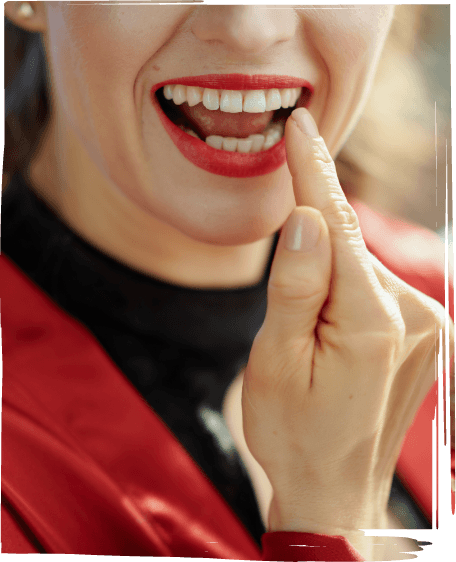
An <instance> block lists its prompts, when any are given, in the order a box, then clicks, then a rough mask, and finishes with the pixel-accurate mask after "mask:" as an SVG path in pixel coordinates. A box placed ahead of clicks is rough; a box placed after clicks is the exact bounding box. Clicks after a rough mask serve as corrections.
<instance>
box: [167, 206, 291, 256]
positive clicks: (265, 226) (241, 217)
mask: <svg viewBox="0 0 456 562" xmlns="http://www.w3.org/2000/svg"><path fill="white" fill-rule="evenodd" d="M293 207H294V205H293V206H291V207H290V208H289V209H288V208H283V209H282V211H281V212H278V210H275V211H274V212H270V213H257V214H256V215H252V214H247V213H236V212H232V213H230V214H225V215H223V216H219V217H217V215H216V214H215V213H214V214H211V215H210V216H208V217H206V220H204V221H195V220H191V218H189V215H188V214H187V215H185V216H183V217H181V219H182V220H180V221H177V220H173V221H172V223H170V224H171V226H173V227H174V228H177V230H179V231H180V232H181V233H182V234H184V235H185V236H187V237H189V238H191V239H193V240H195V241H197V242H201V243H203V244H210V245H214V246H241V245H245V244H253V243H254V242H258V241H259V240H262V239H264V238H268V237H270V236H272V235H273V234H274V233H275V232H277V231H278V230H279V229H280V228H282V226H283V224H284V223H285V221H286V220H287V218H288V216H289V214H290V213H291V211H292V210H293ZM174 219H176V216H174Z"/></svg>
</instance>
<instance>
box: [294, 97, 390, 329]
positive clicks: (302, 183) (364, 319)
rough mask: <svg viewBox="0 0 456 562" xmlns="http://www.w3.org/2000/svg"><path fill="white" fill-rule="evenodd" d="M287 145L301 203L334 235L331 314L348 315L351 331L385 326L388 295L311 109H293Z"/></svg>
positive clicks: (333, 318)
mask: <svg viewBox="0 0 456 562" xmlns="http://www.w3.org/2000/svg"><path fill="white" fill-rule="evenodd" d="M285 146H286V151H287V162H288V167H289V169H290V173H291V176H292V179H293V190H294V194H295V199H296V203H297V205H298V206H310V207H314V208H315V209H318V210H319V211H320V212H321V213H322V215H323V217H324V219H325V221H326V223H327V225H328V229H329V234H330V237H331V244H332V248H333V252H332V260H333V263H332V282H331V291H332V296H333V298H332V299H331V302H332V307H331V308H330V309H329V310H328V315H329V317H328V318H326V319H327V320H328V321H329V322H333V321H337V323H338V324H339V325H340V323H341V322H342V321H345V320H346V321H347V322H348V323H349V324H350V331H353V330H354V329H355V330H358V329H359V330H362V331H366V330H368V329H369V327H372V329H379V328H381V327H380V326H379V321H380V319H381V318H382V317H385V315H384V314H382V312H385V304H386V301H385V299H386V298H387V297H386V296H385V294H384V291H383V290H382V287H381V285H380V283H379V281H378V278H377V276H376V274H375V271H374V269H373V266H372V262H371V260H370V258H369V253H368V250H367V248H366V244H365V242H364V239H363V236H362V233H361V229H360V227H359V222H358V217H357V215H356V213H355V211H354V209H353V207H352V206H351V205H350V204H349V202H348V201H347V198H346V196H345V193H344V191H343V189H342V187H341V185H340V183H339V179H338V177H337V172H336V167H335V164H334V161H333V159H332V157H331V155H330V153H329V151H328V149H327V147H326V143H325V141H324V139H323V138H322V137H321V136H320V135H319V133H318V128H317V125H316V123H315V121H314V119H313V118H312V116H311V115H310V113H309V111H308V110H307V109H305V108H298V109H295V110H294V111H293V112H292V114H291V117H290V118H289V119H288V121H287V123H286V126H285ZM393 310H394V309H391V311H393ZM386 316H388V315H386ZM346 327H347V328H348V326H346Z"/></svg>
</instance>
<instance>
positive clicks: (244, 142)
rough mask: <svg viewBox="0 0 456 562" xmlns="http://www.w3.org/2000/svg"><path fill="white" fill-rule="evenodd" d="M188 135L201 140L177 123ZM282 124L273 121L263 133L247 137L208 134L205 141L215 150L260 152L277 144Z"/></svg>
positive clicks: (281, 133)
mask: <svg viewBox="0 0 456 562" xmlns="http://www.w3.org/2000/svg"><path fill="white" fill-rule="evenodd" d="M179 128H180V129H182V131H184V132H185V133H187V134H188V135H191V136H192V137H195V138H196V139H199V140H202V139H201V138H200V137H199V136H198V135H197V134H196V133H195V131H193V130H192V129H189V128H188V127H184V126H183V125H179ZM283 133H284V126H283V125H281V124H280V123H273V124H271V125H269V126H268V127H267V129H266V130H265V131H264V134H256V135H250V136H249V137H247V138H241V139H238V138H235V137H221V136H219V135H210V136H208V137H207V138H206V140H205V142H206V144H207V145H209V146H210V147H212V148H215V149H217V150H225V151H227V152H241V153H244V154H247V153H254V152H260V151H262V150H268V149H269V148H271V147H272V146H274V145H275V144H277V143H278V142H279V141H280V140H281V139H282V137H283Z"/></svg>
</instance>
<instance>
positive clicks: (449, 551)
mask: <svg viewBox="0 0 456 562" xmlns="http://www.w3.org/2000/svg"><path fill="white" fill-rule="evenodd" d="M32 1H33V0H32ZM143 1H144V2H146V1H147V0H143ZM149 1H150V0H149ZM3 3H4V0H3ZM150 3H152V2H150ZM157 3H158V2H157ZM162 3H163V4H166V2H162ZM196 3H202V2H201V0H196ZM204 3H205V4H240V2H233V1H230V0H225V1H223V0H204ZM355 3H357V4H367V3H369V4H372V3H380V2H355ZM405 3H406V4H414V2H405ZM243 4H289V2H277V1H271V0H261V1H260V2H243ZM319 4H320V2H319ZM427 4H442V2H427ZM338 5H340V4H338ZM450 6H451V4H450ZM452 22H453V14H451V23H452ZM3 30H4V27H3V26H1V31H2V39H1V45H0V48H1V54H2V56H1V77H0V79H1V83H2V87H1V93H2V97H4V40H3V34H4V31H3ZM452 52H453V49H452ZM2 107H4V99H3V100H2ZM2 123H3V121H2ZM3 133H4V131H3V126H2V132H1V142H2V154H3V145H4V136H3ZM2 161H3V160H2ZM450 187H451V186H450ZM446 194H447V201H446V208H445V224H446V225H447V226H448V210H447V206H448V184H447V185H446ZM454 207H455V202H454V200H453V210H454ZM453 248H454V235H453ZM453 252H454V250H453ZM443 257H444V256H442V258H443ZM445 316H446V350H447V352H446V357H445V358H442V353H440V354H439V363H438V370H439V382H440V384H439V401H440V417H439V435H438V436H437V435H436V423H435V419H436V418H435V419H434V424H433V427H434V497H436V479H435V467H436V447H435V445H436V440H437V438H438V439H439V443H440V447H439V482H440V486H439V490H438V498H439V511H440V525H439V528H438V529H436V520H435V512H434V521H433V527H434V528H433V529H432V530H421V531H366V535H377V536H407V537H413V538H415V539H417V540H420V541H430V542H431V543H432V544H431V545H428V546H426V547H425V548H424V550H423V551H422V552H419V553H418V556H417V560H419V562H427V561H429V562H436V561H444V560H451V559H452V557H453V556H454V552H455V545H456V541H455V532H456V512H455V514H452V512H451V496H450V493H449V483H450V482H449V473H448V466H449V462H450V447H449V445H448V446H446V447H445V446H444V445H443V439H444V428H443V413H442V412H443V400H444V397H443V376H444V375H443V370H442V367H443V362H444V361H445V365H446V369H445V371H446V383H445V386H446V388H448V384H449V357H450V350H449V337H448V326H449V316H448V234H447V239H446V240H445ZM453 317H454V315H453ZM0 334H1V332H0ZM0 337H1V336H0ZM440 341H441V342H442V332H440ZM0 361H1V347H0ZM0 383H1V363H0ZM445 400H446V412H447V415H446V426H447V428H449V427H450V408H449V404H450V401H449V397H448V395H447V396H446V397H445ZM436 415H437V414H436ZM452 421H453V423H454V420H452ZM448 432H449V429H448ZM449 442H450V439H449V433H448V439H447V443H449ZM9 556H14V557H16V558H20V559H21V560H22V559H24V560H25V559H27V560H28V558H30V557H31V556H40V557H41V558H42V559H43V561H46V560H47V559H48V558H53V559H54V561H53V562H59V561H60V562H65V561H68V562H69V559H70V557H73V556H74V555H73V554H40V555H36V554H10V555H9ZM80 558H85V559H86V561H87V562H90V561H95V558H98V557H97V556H80ZM103 558H104V559H105V560H106V561H107V562H109V561H110V560H111V559H112V558H115V559H116V561H118V560H122V561H125V562H126V561H127V559H130V557H128V556H116V557H114V556H107V557H103ZM57 559H58V560H57ZM147 559H148V560H161V558H153V557H147ZM169 560H175V561H180V562H182V561H184V562H185V561H188V562H191V561H196V560H201V561H204V560H208V559H206V558H169Z"/></svg>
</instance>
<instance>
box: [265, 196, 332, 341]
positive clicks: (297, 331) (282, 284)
mask: <svg viewBox="0 0 456 562" xmlns="http://www.w3.org/2000/svg"><path fill="white" fill-rule="evenodd" d="M330 279H331V241H330V236H329V230H328V226H327V224H326V221H325V220H324V218H323V215H322V214H321V213H320V211H318V210H317V209H314V208H313V207H295V209H294V210H293V212H292V213H291V215H290V216H289V218H288V220H287V222H286V223H285V226H284V228H283V229H282V233H281V236H280V239H279V242H278V245H277V249H276V253H275V256H274V261H273V263H272V267H271V273H270V276H269V284H268V304H267V311H266V318H265V321H264V324H263V331H265V332H267V333H268V334H269V335H273V336H275V338H278V339H279V341H286V342H288V343H292V342H296V341H297V340H299V341H300V342H302V343H307V341H303V340H311V339H312V338H313V337H314V330H315V326H316V324H317V321H318V315H319V313H320V310H321V308H322V307H323V304H324V302H325V300H326V298H327V296H328V293H329V284H330ZM276 341H277V340H276Z"/></svg>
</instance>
